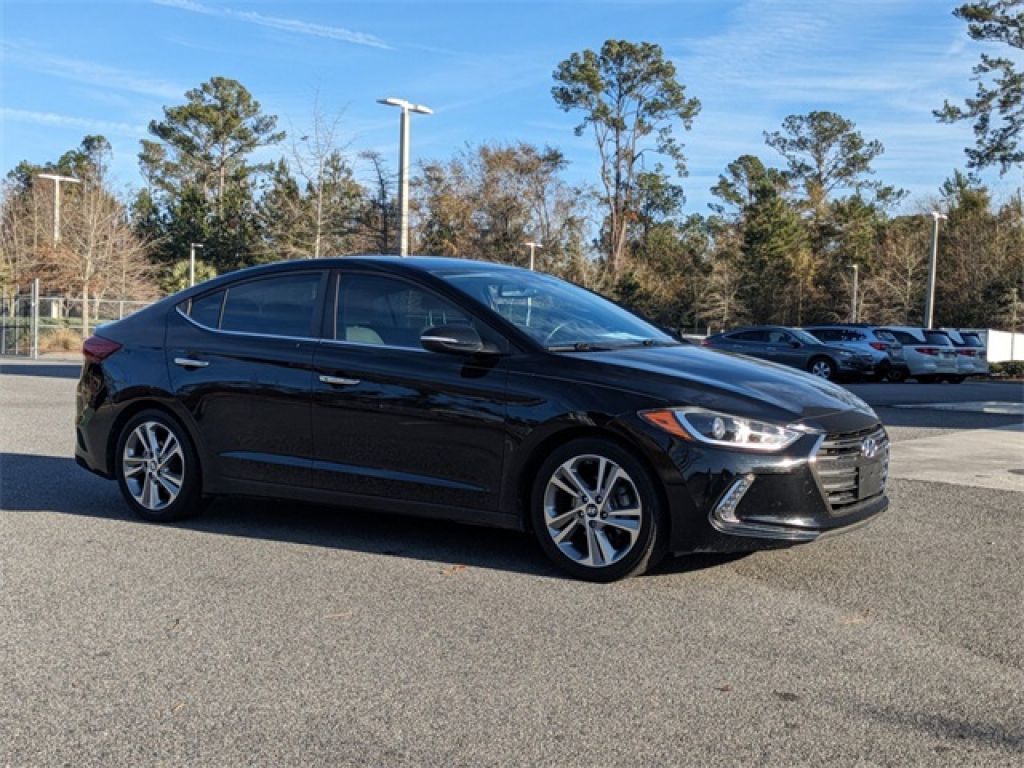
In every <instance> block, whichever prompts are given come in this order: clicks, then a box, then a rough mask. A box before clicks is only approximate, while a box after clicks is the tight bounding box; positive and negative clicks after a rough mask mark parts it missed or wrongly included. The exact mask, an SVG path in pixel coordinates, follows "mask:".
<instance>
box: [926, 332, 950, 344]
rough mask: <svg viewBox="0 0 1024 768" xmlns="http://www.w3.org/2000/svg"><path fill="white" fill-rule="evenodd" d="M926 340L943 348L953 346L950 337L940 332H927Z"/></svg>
mask: <svg viewBox="0 0 1024 768" xmlns="http://www.w3.org/2000/svg"><path fill="white" fill-rule="evenodd" d="M924 338H925V341H927V342H928V343H929V344H938V345H940V346H943V347H951V346H953V342H951V341H950V340H949V336H947V335H946V334H944V333H939V332H938V331H925V332H924Z"/></svg>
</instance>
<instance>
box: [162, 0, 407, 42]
mask: <svg viewBox="0 0 1024 768" xmlns="http://www.w3.org/2000/svg"><path fill="white" fill-rule="evenodd" d="M153 3H155V4H156V5H163V6H166V7H168V8H177V9H179V10H182V11H189V12H190V13H201V14H203V15H204V16H218V17H221V18H225V19H237V20H238V21H244V22H247V23H249V24H257V25H259V26H261V27H268V28H270V29H279V30H282V31H284V32H294V33H296V34H299V35H312V36H313V37H323V38H326V39H328V40H339V41H341V42H345V43H354V44H355V45H366V46H369V47H371V48H383V49H388V50H389V49H391V46H390V45H388V44H387V43H385V42H384V41H383V40H381V39H380V38H379V37H377V36H376V35H371V34H368V33H366V32H354V31H352V30H351V29H345V28H344V27H334V26H329V25H327V24H316V23H314V22H310V21H302V20H300V19H288V18H284V17H282V16H267V15H266V14H263V13H258V12H256V11H236V10H232V9H231V8H215V7H213V6H209V5H203V4H202V3H197V2H195V1H194V0H153Z"/></svg>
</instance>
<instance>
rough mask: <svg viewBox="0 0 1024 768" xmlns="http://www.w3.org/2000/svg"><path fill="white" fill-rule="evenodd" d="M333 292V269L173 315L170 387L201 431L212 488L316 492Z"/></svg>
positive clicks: (258, 283)
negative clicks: (321, 342)
mask: <svg viewBox="0 0 1024 768" xmlns="http://www.w3.org/2000/svg"><path fill="white" fill-rule="evenodd" d="M326 286H327V272H326V270H310V271H304V272H289V273H287V274H278V275H271V276H266V277H259V278H254V279H250V280H244V281H239V282H237V283H232V284H230V285H229V286H228V287H226V288H221V289H219V290H216V291H213V292H211V293H208V294H205V295H202V296H199V297H197V298H194V299H192V300H191V301H190V302H185V303H183V304H182V305H179V306H178V308H177V311H176V312H172V313H171V315H170V321H169V323H168V329H167V357H168V360H167V362H168V368H169V370H170V378H171V384H172V386H173V388H174V392H175V395H176V396H177V397H178V398H179V399H180V401H181V402H182V403H184V404H185V406H186V407H187V408H188V409H189V411H190V412H191V413H192V416H193V418H194V420H195V423H196V424H197V425H198V428H199V432H200V436H201V438H202V442H203V446H202V447H203V448H204V449H205V451H206V454H207V455H206V460H207V461H208V462H211V466H212V472H210V478H211V480H212V479H214V478H217V477H224V478H228V479H233V480H242V481H248V482H250V483H257V484H258V483H280V484H291V485H306V484H308V483H309V479H310V467H311V465H312V434H311V425H310V418H311V398H312V377H313V369H312V366H313V351H314V350H315V348H316V346H317V341H316V339H315V336H316V330H317V329H318V327H319V324H320V318H321V315H322V302H323V296H324V294H325V291H326Z"/></svg>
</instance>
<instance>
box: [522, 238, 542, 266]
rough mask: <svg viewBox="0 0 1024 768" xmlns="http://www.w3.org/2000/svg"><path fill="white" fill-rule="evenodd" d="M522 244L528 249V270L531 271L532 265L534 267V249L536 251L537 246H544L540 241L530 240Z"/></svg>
mask: <svg viewBox="0 0 1024 768" xmlns="http://www.w3.org/2000/svg"><path fill="white" fill-rule="evenodd" d="M523 245H525V246H527V247H528V248H529V249H530V271H531V272H533V267H534V251H536V250H537V249H538V248H540V249H541V250H543V249H544V246H543V245H541V244H540V243H535V242H533V241H532V240H531V241H530V242H528V243H523Z"/></svg>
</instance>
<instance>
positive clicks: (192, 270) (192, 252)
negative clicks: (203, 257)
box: [188, 243, 203, 288]
mask: <svg viewBox="0 0 1024 768" xmlns="http://www.w3.org/2000/svg"><path fill="white" fill-rule="evenodd" d="M202 247H203V244H202V243H189V248H188V287H189V288H191V287H192V286H193V285H195V284H196V248H202Z"/></svg>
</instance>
